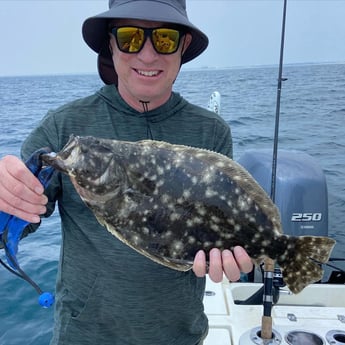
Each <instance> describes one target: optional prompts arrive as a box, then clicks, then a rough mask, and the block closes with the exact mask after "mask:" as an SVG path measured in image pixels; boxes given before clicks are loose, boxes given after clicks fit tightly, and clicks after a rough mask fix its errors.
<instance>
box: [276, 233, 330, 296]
mask: <svg viewBox="0 0 345 345" xmlns="http://www.w3.org/2000/svg"><path fill="white" fill-rule="evenodd" d="M334 245H335V240H333V239H331V238H328V237H321V236H300V237H288V238H287V249H286V252H285V253H284V254H283V255H281V256H280V257H278V258H277V262H278V264H279V265H280V267H281V269H282V271H283V279H284V282H285V284H286V285H287V286H288V288H289V289H290V290H291V292H293V293H295V294H296V293H299V292H300V291H302V290H303V289H304V288H305V287H306V286H307V285H309V284H312V283H314V282H316V281H319V280H320V279H321V278H322V276H323V270H322V268H321V267H320V263H325V262H327V261H328V259H329V256H330V254H331V251H332V249H333V247H334Z"/></svg>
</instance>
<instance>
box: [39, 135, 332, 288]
mask: <svg viewBox="0 0 345 345" xmlns="http://www.w3.org/2000/svg"><path fill="white" fill-rule="evenodd" d="M42 159H43V161H44V162H45V163H46V164H48V165H51V166H53V167H54V168H56V169H58V170H60V171H61V172H63V173H66V174H68V175H69V176H70V178H71V181H72V183H73V185H74V186H75V188H76V190H77V191H78V193H79V195H80V196H81V198H82V200H83V201H84V202H85V204H86V205H87V206H88V207H89V208H90V209H91V210H92V211H93V213H94V214H95V216H96V217H97V219H98V221H99V222H100V223H101V224H102V225H104V226H105V227H106V228H107V229H108V231H110V232H111V233H112V234H113V235H114V236H116V237H117V238H118V239H120V240H121V241H123V242H124V243H126V244H127V245H128V246H130V247H132V248H133V249H135V250H136V251H138V252H139V253H141V254H143V255H145V256H146V257H148V258H150V259H151V260H153V261H155V262H157V263H160V264H162V265H165V266H167V267H170V268H172V269H176V270H180V271H186V270H189V269H190V268H191V267H192V264H193V260H194V256H195V254H196V253H197V252H198V251H199V250H200V249H203V250H204V251H205V252H206V253H208V252H209V250H210V249H212V248H214V247H217V248H219V249H225V248H227V249H232V248H233V247H235V246H237V245H240V246H243V247H244V248H245V249H246V251H247V252H248V254H249V255H250V257H251V258H252V259H253V261H254V262H256V263H260V262H262V260H263V259H264V258H266V257H269V258H271V259H273V260H276V261H277V263H278V264H279V266H280V267H281V269H282V271H283V279H284V281H285V283H286V284H287V286H288V287H289V289H290V290H291V291H292V292H294V293H298V292H300V291H301V290H302V289H303V288H304V287H305V286H307V285H308V284H310V283H313V282H315V281H318V280H319V279H321V277H322V274H323V271H322V269H321V268H320V266H319V264H318V263H324V262H326V261H327V260H328V259H329V255H330V252H331V250H332V248H333V246H334V244H335V241H334V240H333V239H331V238H327V237H316V236H301V237H292V236H291V237H290V236H287V235H284V234H283V232H282V229H281V221H280V215H279V211H278V209H277V207H276V206H275V205H274V204H273V202H272V201H271V199H270V198H269V197H268V196H267V194H266V192H265V191H264V190H263V189H262V188H261V187H260V186H259V184H258V183H257V182H256V181H255V180H254V179H253V177H252V176H251V175H250V174H249V173H248V172H247V171H246V170H245V169H244V168H243V167H241V166H240V165H239V164H237V163H236V162H234V161H233V160H231V159H229V158H228V157H226V156H224V155H221V154H219V153H215V152H212V151H208V150H205V149H198V148H193V147H187V146H183V145H172V144H169V143H166V142H159V141H153V140H143V141H139V142H126V141H117V140H109V139H100V138H95V137H77V136H71V138H70V140H69V142H68V143H67V144H66V146H65V147H64V148H63V149H62V151H61V152H59V153H57V154H47V155H43V156H42ZM315 261H316V262H315Z"/></svg>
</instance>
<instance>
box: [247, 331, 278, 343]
mask: <svg viewBox="0 0 345 345" xmlns="http://www.w3.org/2000/svg"><path fill="white" fill-rule="evenodd" d="M250 340H251V341H252V343H253V344H257V345H261V344H262V338H261V327H255V328H253V329H252V330H251V332H250ZM281 342H282V337H281V336H280V334H279V333H278V332H277V331H276V330H274V329H272V339H269V340H265V345H279V344H281Z"/></svg>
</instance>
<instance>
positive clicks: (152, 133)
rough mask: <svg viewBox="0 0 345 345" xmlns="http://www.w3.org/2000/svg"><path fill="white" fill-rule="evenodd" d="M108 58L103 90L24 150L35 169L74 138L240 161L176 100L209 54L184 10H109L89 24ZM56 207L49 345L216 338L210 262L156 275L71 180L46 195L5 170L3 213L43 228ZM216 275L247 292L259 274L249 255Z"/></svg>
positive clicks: (96, 46)
mask: <svg viewBox="0 0 345 345" xmlns="http://www.w3.org/2000/svg"><path fill="white" fill-rule="evenodd" d="M83 37H84V39H85V41H86V43H87V44H88V45H89V46H90V47H91V48H92V49H93V50H95V51H96V52H97V53H98V70H99V74H100V77H101V79H102V80H103V81H104V82H105V84H106V86H104V87H103V88H102V89H101V90H99V91H98V92H97V93H95V94H94V95H91V96H89V97H86V98H83V99H80V100H76V101H74V102H72V103H69V104H67V105H65V106H62V107H60V108H59V109H57V110H55V111H51V112H49V113H48V114H47V115H46V117H45V118H44V119H43V120H42V121H41V123H40V124H39V125H38V127H37V128H36V129H35V130H34V131H33V132H32V133H31V134H30V135H29V137H28V138H27V139H26V140H25V142H24V144H23V147H22V155H23V158H24V159H26V158H27V157H28V156H29V155H30V154H31V153H32V152H33V151H35V150H36V149H38V148H40V147H45V146H49V147H50V148H51V149H52V150H53V151H56V152H57V151H59V150H60V149H61V148H62V147H63V146H64V145H65V143H66V142H67V140H68V138H69V136H70V134H72V133H73V134H75V135H81V136H85V135H93V136H96V137H102V138H111V139H119V140H129V141H137V140H141V139H154V140H163V141H167V142H170V143H178V144H185V145H191V146H196V147H202V148H206V149H210V150H214V151H218V152H220V153H223V154H225V155H228V156H231V154H232V143H231V134H230V129H229V127H228V125H227V124H226V123H225V122H224V121H223V120H222V119H221V118H219V117H218V116H217V115H215V114H213V113H211V112H209V111H207V110H205V109H203V108H200V107H197V106H195V105H192V104H190V103H188V102H187V101H186V100H184V99H183V98H182V97H181V96H180V95H178V94H176V93H173V92H172V86H173V83H174V81H175V79H176V77H177V75H178V72H179V70H180V67H181V64H182V63H186V62H188V61H190V60H192V59H194V58H195V57H196V56H198V55H199V54H201V53H202V52H203V51H204V50H205V49H206V47H207V45H208V39H207V37H206V36H205V34H204V33H202V32H201V31H200V30H199V29H198V28H196V27H195V26H194V25H193V24H192V23H190V21H189V20H188V17H187V14H186V10H185V1H183V0H175V1H171V0H160V1H153V0H150V1H133V0H132V1H128V0H110V1H109V11H106V12H104V13H102V14H100V15H98V16H95V17H91V18H89V19H87V20H86V21H85V22H84V24H83ZM56 202H57V203H58V207H59V212H60V215H61V223H62V234H63V243H62V247H61V259H60V265H59V271H58V277H57V286H56V311H55V312H56V317H55V320H56V321H55V327H54V335H53V339H52V341H51V345H57V344H59V345H62V344H68V345H79V344H80V345H88V344H96V343H98V344H102V345H117V344H119V345H126V344H128V345H134V344H135V345H137V344H140V345H146V344H147V345H156V344H157V345H158V344H165V345H168V344H171V345H173V344H176V345H195V344H199V343H201V342H202V339H204V338H205V336H206V334H207V328H208V326H207V318H206V316H205V314H204V312H203V304H202V298H203V293H204V288H205V278H204V276H205V274H206V260H205V253H204V252H203V251H200V252H198V253H197V255H196V257H195V261H194V266H193V271H189V272H177V271H174V270H171V269H169V268H166V267H163V266H161V265H158V264H156V263H154V262H152V261H151V260H149V259H147V258H146V257H144V256H142V255H140V254H138V253H136V252H135V251H133V250H132V249H131V248H129V247H127V246H126V245H124V244H123V243H122V242H120V241H118V240H117V239H116V238H115V237H113V236H112V235H111V234H109V233H108V232H107V231H106V230H105V229H104V228H103V227H102V226H101V225H99V223H98V222H97V220H96V219H95V217H94V216H93V215H92V213H91V211H89V209H87V208H86V206H85V205H84V204H83V202H82V201H81V199H80V197H79V196H78V194H77V193H76V191H75V190H74V188H73V186H72V184H71V182H70V180H69V178H68V177H67V176H62V175H57V176H56V177H55V178H54V179H53V180H52V182H51V184H50V185H49V188H48V189H47V190H46V191H45V195H44V194H43V188H42V186H41V185H40V183H39V182H38V181H37V180H36V178H35V177H34V176H32V174H31V173H30V172H29V171H28V170H27V169H26V167H25V165H24V164H23V163H22V161H20V160H19V159H17V158H15V157H12V156H7V157H4V158H3V159H2V160H1V161H0V210H2V211H4V212H7V213H10V214H13V215H16V216H18V217H20V218H23V219H25V220H27V221H29V222H31V223H33V224H32V225H31V226H30V227H29V228H28V232H31V231H34V230H35V229H36V228H37V226H38V225H37V224H38V223H39V221H40V217H39V215H41V214H45V216H49V215H50V214H51V213H52V212H53V210H54V207H55V204H56ZM209 256H210V263H209V275H210V277H211V279H212V280H214V281H216V282H219V281H221V280H222V277H223V273H225V275H226V276H227V277H228V278H229V279H230V280H237V279H238V278H239V275H240V271H243V272H248V271H249V270H250V269H251V267H252V265H251V260H250V258H249V257H248V255H247V253H246V252H245V251H244V249H243V248H241V247H236V248H235V249H234V251H233V252H231V251H230V250H224V251H223V252H222V253H221V252H220V251H219V250H218V249H212V250H211V252H210V255H209Z"/></svg>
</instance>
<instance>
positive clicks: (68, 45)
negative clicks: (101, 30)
mask: <svg viewBox="0 0 345 345" xmlns="http://www.w3.org/2000/svg"><path fill="white" fill-rule="evenodd" d="M107 6H108V1H107V0H86V1H85V0H84V1H82V0H58V1H54V0H42V1H41V0H36V1H31V0H21V1H19V0H0V42H1V54H0V76H7V75H36V74H61V73H95V72H96V54H95V53H94V52H92V51H91V50H90V49H89V48H88V47H87V46H86V44H85V43H84V42H83V39H82V37H81V25H82V23H83V21H84V19H85V18H87V17H89V16H93V15H95V14H98V13H100V12H103V11H105V10H106V9H107ZM187 10H188V15H189V18H190V20H191V21H192V22H193V23H194V24H195V25H196V26H198V27H199V28H200V29H201V30H203V31H204V32H205V33H206V34H207V35H208V36H209V38H210V45H209V47H208V49H207V51H206V52H205V53H203V54H202V55H201V56H200V57H198V58H197V59H196V60H194V61H192V62H190V63H188V64H186V65H185V66H184V68H200V67H204V66H209V67H219V68H222V67H238V66H252V65H270V64H277V63H278V61H279V49H280V35H281V20H282V11H283V0H223V1H217V0H187ZM344 14H345V0H288V7H287V23H286V25H287V26H286V44H285V57H284V62H285V63H306V62H316V63H319V62H345V44H344V42H345V22H344Z"/></svg>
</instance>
